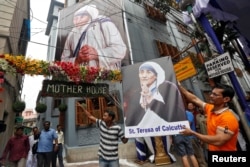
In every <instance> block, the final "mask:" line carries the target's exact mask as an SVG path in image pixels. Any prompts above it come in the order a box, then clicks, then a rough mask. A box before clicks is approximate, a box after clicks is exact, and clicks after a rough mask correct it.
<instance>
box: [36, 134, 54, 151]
mask: <svg viewBox="0 0 250 167" xmlns="http://www.w3.org/2000/svg"><path fill="white" fill-rule="evenodd" d="M57 138H58V136H57V134H56V131H55V130H54V129H49V130H48V131H45V130H44V129H43V130H42V131H41V134H40V137H39V141H38V149H37V152H52V151H53V141H54V140H55V139H57Z"/></svg>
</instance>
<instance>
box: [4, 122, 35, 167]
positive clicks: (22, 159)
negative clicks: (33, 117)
mask: <svg viewBox="0 0 250 167" xmlns="http://www.w3.org/2000/svg"><path fill="white" fill-rule="evenodd" d="M23 129H24V127H23V126H17V127H16V129H15V134H14V136H13V137H11V138H10V139H9V140H8V142H7V145H6V146H5V149H4V151H3V155H2V157H1V158H0V160H1V161H0V162H1V164H3V165H6V166H8V167H24V166H25V165H26V158H27V156H28V152H29V150H30V144H29V138H28V136H26V135H24V134H23ZM7 157H8V163H7V162H6V159H7Z"/></svg>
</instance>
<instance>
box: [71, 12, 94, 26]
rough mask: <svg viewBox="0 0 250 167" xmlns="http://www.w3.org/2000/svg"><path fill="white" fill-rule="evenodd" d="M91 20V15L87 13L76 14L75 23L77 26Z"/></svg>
mask: <svg viewBox="0 0 250 167" xmlns="http://www.w3.org/2000/svg"><path fill="white" fill-rule="evenodd" d="M89 20H90V16H89V15H87V14H82V15H76V16H74V20H73V22H74V25H75V27H79V26H84V25H85V24H87V23H88V22H89Z"/></svg>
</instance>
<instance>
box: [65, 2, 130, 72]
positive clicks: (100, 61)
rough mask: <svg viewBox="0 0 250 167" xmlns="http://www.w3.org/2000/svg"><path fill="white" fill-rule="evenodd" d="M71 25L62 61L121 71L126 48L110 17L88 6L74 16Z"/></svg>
mask: <svg viewBox="0 0 250 167" xmlns="http://www.w3.org/2000/svg"><path fill="white" fill-rule="evenodd" d="M73 23H74V28H73V29H72V31H71V32H70V33H69V35H68V37H67V39H66V42H65V45H64V50H63V53H62V56H61V61H66V62H72V63H75V64H78V65H87V66H91V67H100V68H105V69H110V70H120V69H121V60H122V59H123V58H124V57H125V55H126V51H127V47H126V45H125V43H124V42H123V39H122V37H121V35H120V32H119V30H118V29H117V27H116V25H115V24H114V23H113V22H112V21H111V19H110V18H109V17H106V16H102V15H99V11H98V9H97V7H96V6H95V5H93V4H88V5H85V6H83V7H82V8H80V9H79V10H77V11H76V12H75V13H74V18H73Z"/></svg>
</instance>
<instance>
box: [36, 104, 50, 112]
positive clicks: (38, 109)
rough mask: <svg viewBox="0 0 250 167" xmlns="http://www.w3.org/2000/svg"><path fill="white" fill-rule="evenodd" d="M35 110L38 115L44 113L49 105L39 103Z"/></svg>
mask: <svg viewBox="0 0 250 167" xmlns="http://www.w3.org/2000/svg"><path fill="white" fill-rule="evenodd" d="M35 110H36V112H38V113H44V112H46V110H47V105H46V104H43V103H37V104H36V108H35Z"/></svg>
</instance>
